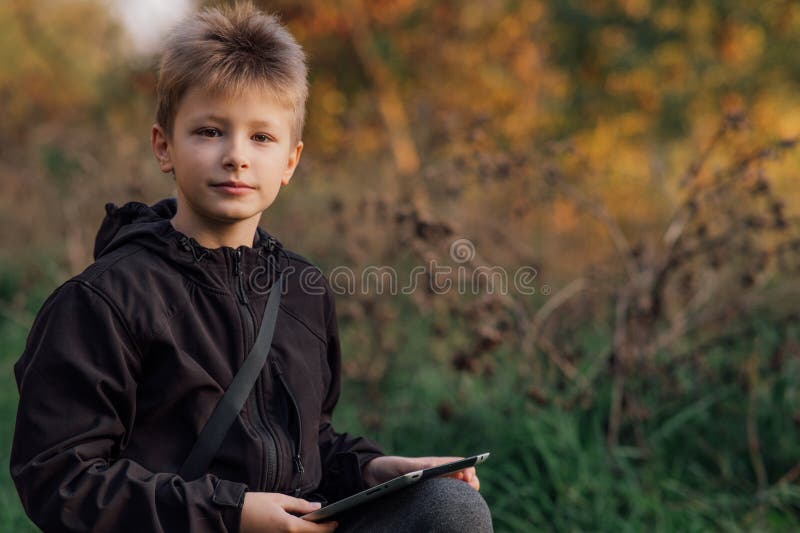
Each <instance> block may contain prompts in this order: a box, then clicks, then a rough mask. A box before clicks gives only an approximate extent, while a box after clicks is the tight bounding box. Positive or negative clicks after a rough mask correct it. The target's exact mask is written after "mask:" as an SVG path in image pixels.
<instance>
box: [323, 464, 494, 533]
mask: <svg viewBox="0 0 800 533" xmlns="http://www.w3.org/2000/svg"><path fill="white" fill-rule="evenodd" d="M337 521H338V522H339V527H338V528H336V532H337V533H367V532H368V533H405V532H408V533H425V532H436V533H456V532H458V533H463V532H469V533H473V532H474V533H487V532H488V533H491V532H492V531H493V529H492V515H491V513H490V512H489V507H488V506H487V505H486V501H484V499H483V496H481V495H480V493H479V492H478V491H476V490H475V489H473V488H472V487H470V486H469V485H468V484H467V483H465V482H463V481H461V480H458V479H453V478H446V477H445V478H433V479H428V480H426V481H423V482H421V483H417V484H416V485H413V486H411V487H408V488H405V489H402V490H400V491H398V492H396V493H394V494H390V495H387V496H385V497H383V498H378V499H377V500H375V501H374V502H370V503H367V504H364V505H363V506H362V507H359V508H356V509H353V510H351V511H349V512H347V513H345V514H343V515H341V516H340V517H337Z"/></svg>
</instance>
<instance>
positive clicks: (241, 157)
mask: <svg viewBox="0 0 800 533" xmlns="http://www.w3.org/2000/svg"><path fill="white" fill-rule="evenodd" d="M222 166H223V167H224V168H225V170H239V169H244V168H250V162H249V161H248V160H247V156H245V154H244V152H243V151H242V149H241V148H240V147H239V146H238V144H235V143H234V144H232V145H231V146H230V147H229V148H228V150H226V152H225V155H223V156H222Z"/></svg>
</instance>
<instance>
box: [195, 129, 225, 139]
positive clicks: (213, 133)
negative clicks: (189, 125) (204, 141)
mask: <svg viewBox="0 0 800 533" xmlns="http://www.w3.org/2000/svg"><path fill="white" fill-rule="evenodd" d="M197 133H199V134H200V135H202V136H203V137H219V136H220V135H221V133H220V131H219V130H218V129H217V128H203V129H202V130H198V132H197Z"/></svg>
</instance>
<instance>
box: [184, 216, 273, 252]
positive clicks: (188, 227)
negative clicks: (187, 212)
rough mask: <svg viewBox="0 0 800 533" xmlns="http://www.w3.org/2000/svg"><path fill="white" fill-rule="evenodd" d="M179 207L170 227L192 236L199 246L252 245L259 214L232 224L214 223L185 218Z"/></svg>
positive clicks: (212, 247)
mask: <svg viewBox="0 0 800 533" xmlns="http://www.w3.org/2000/svg"><path fill="white" fill-rule="evenodd" d="M181 215H182V213H181V211H180V209H179V210H178V212H177V213H175V216H174V217H172V219H171V220H170V222H171V223H172V227H173V228H175V229H176V230H177V231H179V232H181V233H183V234H184V235H186V236H187V237H192V238H193V239H194V240H195V241H197V242H198V243H199V244H200V246H203V247H205V248H209V249H214V248H220V247H222V246H229V247H231V248H238V247H240V246H248V247H250V246H253V240H254V239H255V236H256V231H257V230H258V222H259V220H261V215H260V214H259V215H258V216H255V217H253V218H250V219H247V220H241V221H239V222H236V223H234V224H226V223H214V222H213V221H207V220H204V221H202V223H200V221H193V220H187V217H185V216H181Z"/></svg>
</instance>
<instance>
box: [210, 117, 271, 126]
mask: <svg viewBox="0 0 800 533" xmlns="http://www.w3.org/2000/svg"><path fill="white" fill-rule="evenodd" d="M195 120H199V121H202V120H212V121H214V122H221V123H223V124H227V123H228V119H226V118H225V117H220V116H217V115H199V116H197V117H196V118H195ZM272 125H273V124H272V122H270V121H269V120H251V121H250V122H248V126H250V127H254V128H255V127H266V128H269V127H272Z"/></svg>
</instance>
